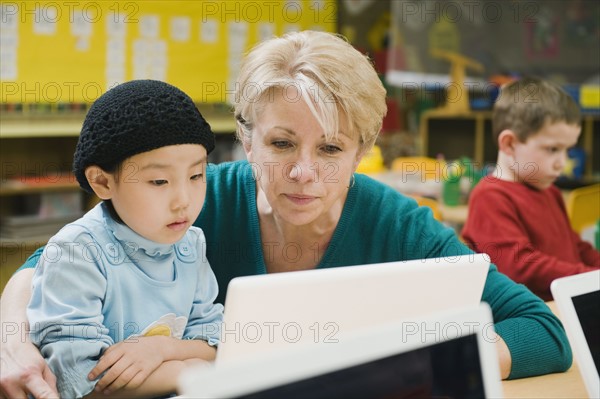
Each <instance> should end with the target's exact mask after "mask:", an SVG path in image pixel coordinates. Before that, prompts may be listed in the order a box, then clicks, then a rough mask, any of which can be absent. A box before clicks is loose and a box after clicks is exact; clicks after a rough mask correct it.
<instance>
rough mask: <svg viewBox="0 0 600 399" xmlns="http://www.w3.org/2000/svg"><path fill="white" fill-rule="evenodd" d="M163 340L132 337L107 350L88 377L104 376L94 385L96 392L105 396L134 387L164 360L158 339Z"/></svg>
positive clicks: (92, 378)
mask: <svg viewBox="0 0 600 399" xmlns="http://www.w3.org/2000/svg"><path fill="white" fill-rule="evenodd" d="M164 338H165V337H158V336H157V337H134V338H129V339H127V340H125V341H121V342H119V343H117V344H115V345H113V346H111V347H110V348H108V349H107V350H106V351H105V352H104V354H103V355H102V357H101V358H100V360H99V361H98V364H96V367H94V368H93V369H92V371H91V372H90V374H89V375H88V379H90V380H94V379H95V378H96V377H98V376H99V375H100V374H102V373H103V372H104V371H106V370H108V371H107V372H106V374H105V375H104V376H103V377H102V378H101V379H100V381H98V383H97V384H96V388H95V389H96V391H97V392H104V393H105V394H109V393H111V392H115V391H117V390H119V389H121V388H124V387H126V388H127V389H135V388H138V387H139V386H140V385H141V384H142V383H143V382H144V381H145V380H146V378H148V376H149V375H150V374H152V372H153V371H154V370H156V369H157V368H158V367H159V366H160V365H161V364H162V362H163V361H164V358H163V355H162V352H161V351H160V342H159V341H160V340H161V339H164Z"/></svg>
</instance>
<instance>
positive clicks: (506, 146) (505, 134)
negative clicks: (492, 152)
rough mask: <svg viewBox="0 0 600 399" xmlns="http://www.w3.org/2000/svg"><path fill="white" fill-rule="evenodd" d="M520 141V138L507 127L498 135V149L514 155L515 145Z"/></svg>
mask: <svg viewBox="0 0 600 399" xmlns="http://www.w3.org/2000/svg"><path fill="white" fill-rule="evenodd" d="M518 142H519V138H518V137H517V135H516V134H515V132H513V131H512V130H510V129H505V130H503V131H502V132H500V134H499V135H498V149H500V151H501V152H503V153H505V154H506V155H511V156H512V155H514V152H515V145H516V144H517V143H518Z"/></svg>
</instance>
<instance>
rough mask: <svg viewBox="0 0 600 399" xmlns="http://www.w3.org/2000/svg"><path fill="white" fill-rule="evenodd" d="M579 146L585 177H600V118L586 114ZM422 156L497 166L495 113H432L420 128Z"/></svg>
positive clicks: (428, 113) (427, 115)
mask: <svg viewBox="0 0 600 399" xmlns="http://www.w3.org/2000/svg"><path fill="white" fill-rule="evenodd" d="M581 128H582V129H581V136H580V138H579V145H580V146H581V147H582V148H583V149H584V150H585V152H586V155H587V158H586V164H585V169H584V170H585V172H584V176H585V178H587V179H597V178H598V176H600V153H599V151H600V115H589V114H587V115H583V117H582V124H581ZM419 133H420V139H421V148H422V154H423V155H424V156H427V157H431V158H436V157H437V156H438V154H443V155H444V157H445V158H446V159H447V160H454V159H458V158H460V157H464V156H466V157H469V158H471V159H472V160H473V162H474V164H475V166H476V167H483V166H485V165H487V164H494V163H496V157H497V154H498V149H497V146H496V144H495V143H494V142H493V140H492V112H491V111H470V112H468V113H465V114H460V115H449V114H443V113H439V112H437V110H435V109H433V110H429V111H425V112H423V114H422V115H421V121H420V127H419Z"/></svg>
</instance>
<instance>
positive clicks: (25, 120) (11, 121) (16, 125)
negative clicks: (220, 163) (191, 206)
mask: <svg viewBox="0 0 600 399" xmlns="http://www.w3.org/2000/svg"><path fill="white" fill-rule="evenodd" d="M200 112H201V113H202V115H203V116H204V118H206V121H207V122H208V123H209V124H210V127H211V128H212V130H213V132H214V133H215V134H232V133H234V132H235V129H236V124H235V120H234V118H233V113H230V112H226V111H224V110H215V109H213V108H206V109H203V108H202V107H200ZM84 119H85V114H84V113H77V114H65V115H61V114H57V115H31V116H26V115H8V114H3V115H2V118H0V138H3V139H10V138H36V137H39V138H44V137H77V136H79V132H80V131H81V126H82V125H83V120H84Z"/></svg>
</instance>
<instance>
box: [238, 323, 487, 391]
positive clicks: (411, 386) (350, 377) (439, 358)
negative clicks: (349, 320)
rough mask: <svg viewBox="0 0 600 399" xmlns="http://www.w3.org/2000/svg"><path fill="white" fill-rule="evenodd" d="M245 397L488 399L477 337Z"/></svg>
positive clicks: (446, 343)
mask: <svg viewBox="0 0 600 399" xmlns="http://www.w3.org/2000/svg"><path fill="white" fill-rule="evenodd" d="M242 397H243V398H277V399H279V398H327V399H332V398H344V399H347V398H374V399H406V398H483V397H485V391H484V385H483V377H482V372H481V366H480V360H479V349H478V346H477V336H476V335H468V336H464V337H461V338H457V339H454V340H449V341H445V342H442V343H438V344H435V345H432V346H429V347H425V348H420V349H417V350H414V351H410V352H406V353H400V354H397V355H393V356H389V357H385V358H381V359H377V360H374V361H370V362H367V363H363V364H359V365H356V366H352V367H348V368H344V369H340V370H336V371H334V372H329V373H325V374H321V375H318V376H315V377H311V378H307V379H304V380H300V381H295V382H291V383H288V384H285V385H281V386H277V387H274V388H269V389H267V390H263V391H260V392H254V393H252V394H249V395H245V396H242Z"/></svg>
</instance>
